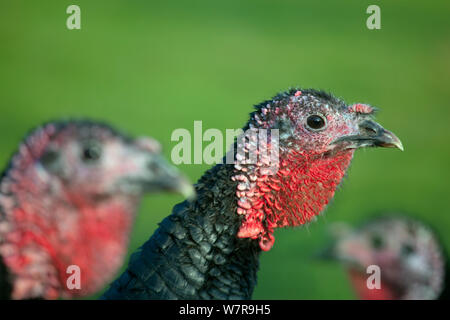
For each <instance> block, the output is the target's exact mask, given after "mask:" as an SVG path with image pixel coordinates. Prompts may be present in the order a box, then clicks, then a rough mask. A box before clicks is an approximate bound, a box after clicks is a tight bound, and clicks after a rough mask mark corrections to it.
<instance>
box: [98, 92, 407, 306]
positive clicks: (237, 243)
mask: <svg viewBox="0 0 450 320" xmlns="http://www.w3.org/2000/svg"><path fill="white" fill-rule="evenodd" d="M357 106H358V107H354V106H347V105H346V104H345V103H344V102H343V101H341V100H339V99H337V98H334V97H332V96H331V95H328V94H325V93H323V92H319V91H316V90H304V91H301V90H300V89H293V90H290V91H289V92H286V93H282V94H279V95H277V96H275V97H274V98H273V99H272V100H270V101H266V102H264V103H262V104H260V105H258V106H257V107H256V111H255V112H253V113H252V114H251V116H250V120H249V122H248V123H247V124H246V126H244V129H247V128H248V129H252V128H253V129H279V131H280V133H279V136H280V139H279V168H278V171H276V172H272V173H270V172H268V170H270V166H269V165H267V163H266V160H267V158H264V157H263V156H261V155H260V156H259V157H258V162H257V163H255V164H253V163H249V162H246V160H245V159H242V157H238V156H236V157H235V162H234V165H232V164H218V165H216V166H215V167H213V168H212V169H210V170H208V171H207V172H206V173H205V174H204V175H203V176H202V177H201V178H200V180H199V181H198V183H197V184H196V186H195V188H196V192H197V199H196V200H195V201H193V202H187V201H185V202H183V203H180V204H178V205H176V206H175V207H174V208H173V210H172V214H171V215H170V216H168V217H167V218H165V219H164V220H163V221H162V222H161V223H160V225H159V228H158V229H157V230H156V231H155V233H154V234H153V236H152V237H151V238H150V239H149V240H148V241H147V242H146V243H145V244H144V245H143V246H142V248H141V250H140V251H138V252H136V253H134V254H133V256H132V257H131V261H130V263H129V266H128V268H127V270H126V271H125V272H124V273H123V274H122V275H121V276H120V277H119V278H118V279H117V280H116V281H115V282H114V283H113V284H112V285H111V287H110V288H109V289H108V290H107V291H106V292H105V294H104V296H103V298H105V299H250V298H251V297H252V293H253V290H254V288H255V285H256V273H257V270H258V266H259V255H260V253H261V251H262V250H270V248H271V247H272V245H273V243H274V237H273V230H274V228H276V227H284V226H295V225H302V224H305V223H307V222H309V221H311V220H312V219H313V218H314V217H315V216H316V215H318V214H319V213H320V212H321V211H322V210H323V209H324V208H325V206H326V204H327V203H328V201H329V200H330V199H331V198H332V197H333V195H334V192H335V189H336V187H337V185H338V184H339V183H340V181H341V179H342V177H343V176H344V174H345V171H346V169H347V167H348V165H349V163H350V161H351V158H352V156H353V152H354V149H356V148H359V147H367V146H390V147H392V146H396V147H399V148H400V147H401V144H400V141H399V140H398V138H397V137H395V135H393V134H392V133H390V132H389V131H387V130H385V129H383V128H382V127H381V126H379V125H378V124H376V123H375V122H373V121H372V120H371V119H370V114H369V112H365V111H367V110H372V109H371V107H369V106H366V105H357ZM311 116H314V117H316V119H318V120H319V122H318V123H319V124H320V123H328V125H327V126H322V127H319V128H314V129H312V128H310V127H308V125H307V122H308V119H309V118H310V117H311ZM367 124H371V125H372V126H373V127H374V128H375V129H374V130H372V131H371V132H368V131H367V130H366V127H365V126H366V125H367ZM250 143H251V142H250ZM276 146H277V144H276V143H275V142H274V141H271V142H270V143H268V146H267V148H268V149H271V150H272V151H273V149H275V148H276ZM234 147H235V148H239V147H242V146H240V145H239V142H237V143H236V144H235V146H234ZM250 149H251V148H249V145H246V149H245V150H250ZM246 155H247V156H248V151H246ZM224 162H225V161H224ZM306 186H308V187H307V188H305V187H306Z"/></svg>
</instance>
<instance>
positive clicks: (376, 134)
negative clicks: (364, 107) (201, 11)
mask: <svg viewBox="0 0 450 320" xmlns="http://www.w3.org/2000/svg"><path fill="white" fill-rule="evenodd" d="M332 144H343V145H345V148H346V149H358V148H365V147H384V148H397V149H400V150H401V151H403V144H402V142H401V141H400V139H399V138H398V137H397V136H396V135H395V134H394V133H392V132H391V131H389V130H386V129H385V128H383V127H382V126H381V125H380V124H378V123H377V122H375V121H373V120H369V119H364V120H362V121H361V122H360V123H359V133H358V134H355V135H349V136H344V137H341V138H338V139H336V140H335V141H333V142H332Z"/></svg>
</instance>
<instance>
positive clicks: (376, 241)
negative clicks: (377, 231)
mask: <svg viewBox="0 0 450 320" xmlns="http://www.w3.org/2000/svg"><path fill="white" fill-rule="evenodd" d="M372 247H373V248H374V249H377V250H378V249H381V248H382V247H383V239H382V238H381V237H380V236H378V235H375V236H372Z"/></svg>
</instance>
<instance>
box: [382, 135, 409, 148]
mask: <svg viewBox="0 0 450 320" xmlns="http://www.w3.org/2000/svg"><path fill="white" fill-rule="evenodd" d="M386 136H387V141H384V143H383V144H382V145H381V146H382V147H387V148H397V149H399V150H400V151H404V150H405V149H404V147H403V143H402V142H401V140H400V139H399V138H398V137H397V136H396V135H395V134H393V133H392V132H390V131H387V130H386Z"/></svg>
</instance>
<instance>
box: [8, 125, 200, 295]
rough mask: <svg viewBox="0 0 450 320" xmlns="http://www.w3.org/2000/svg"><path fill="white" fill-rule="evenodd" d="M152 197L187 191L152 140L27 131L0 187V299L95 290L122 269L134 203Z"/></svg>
mask: <svg viewBox="0 0 450 320" xmlns="http://www.w3.org/2000/svg"><path fill="white" fill-rule="evenodd" d="M156 191H175V192H181V193H183V194H186V195H192V193H193V192H194V191H193V188H192V186H191V185H190V183H189V182H188V181H187V180H186V179H185V178H184V177H183V176H182V175H181V174H180V173H179V172H178V171H177V169H176V168H174V167H172V166H171V165H169V164H168V163H167V162H166V160H165V159H164V158H163V157H162V156H161V150H160V145H159V143H158V142H157V141H155V140H153V139H150V138H145V137H142V138H138V139H131V138H129V137H127V136H125V135H123V134H121V133H119V132H118V131H116V130H114V129H113V128H111V127H109V126H108V125H105V124H101V123H96V122H92V121H55V122H50V123H47V124H45V125H43V126H41V127H39V128H37V129H35V130H33V131H32V132H31V133H30V134H29V135H28V136H27V137H26V139H25V140H24V142H22V143H21V144H20V147H19V150H18V152H17V153H16V154H15V155H14V156H13V157H12V159H11V161H10V163H9V166H8V167H7V169H6V170H5V171H4V172H3V175H2V177H1V180H0V298H1V299H56V298H73V297H83V296H86V295H90V294H93V293H95V292H97V291H99V290H100V289H102V288H103V287H104V286H105V285H106V284H107V283H108V282H110V281H111V280H112V277H113V276H114V274H115V273H116V272H117V271H118V268H119V267H120V266H121V265H122V264H123V260H124V257H125V254H126V251H127V247H128V241H129V235H130V232H131V228H132V224H133V221H134V215H135V211H136V209H137V206H138V204H139V201H140V198H141V197H142V195H143V194H144V193H146V192H156ZM74 268H75V269H74ZM76 268H78V271H79V273H78V274H79V285H78V286H75V287H74V286H72V285H71V286H69V284H68V281H69V280H70V279H69V277H70V276H71V275H72V274H74V272H75V271H76ZM72 270H74V271H72ZM75 282H76V279H74V283H75ZM72 284H73V283H72ZM75 284H76V283H75Z"/></svg>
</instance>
